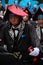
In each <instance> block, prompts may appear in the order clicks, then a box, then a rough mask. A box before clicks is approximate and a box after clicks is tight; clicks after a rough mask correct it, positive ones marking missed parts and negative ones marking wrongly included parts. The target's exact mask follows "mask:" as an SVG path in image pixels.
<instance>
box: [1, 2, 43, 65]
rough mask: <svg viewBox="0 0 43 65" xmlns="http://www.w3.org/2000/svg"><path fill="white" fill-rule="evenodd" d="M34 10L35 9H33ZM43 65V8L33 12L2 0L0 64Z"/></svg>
mask: <svg viewBox="0 0 43 65" xmlns="http://www.w3.org/2000/svg"><path fill="white" fill-rule="evenodd" d="M33 11H34V10H33ZM3 64H4V65H37V64H39V65H43V8H41V7H39V9H38V10H37V11H36V12H35V14H32V13H31V12H30V10H29V9H28V8H27V7H25V8H22V7H20V6H18V5H16V4H12V5H8V4H6V6H5V8H4V7H3V6H2V3H1V1H0V65H3Z"/></svg>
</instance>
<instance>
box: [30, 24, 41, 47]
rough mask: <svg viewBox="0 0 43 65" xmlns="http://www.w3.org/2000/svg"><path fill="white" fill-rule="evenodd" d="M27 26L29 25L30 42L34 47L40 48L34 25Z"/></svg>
mask: <svg viewBox="0 0 43 65" xmlns="http://www.w3.org/2000/svg"><path fill="white" fill-rule="evenodd" d="M29 27H30V36H31V40H32V44H33V45H34V47H39V48H40V40H39V38H38V36H37V33H36V30H35V27H34V26H33V25H30V26H29Z"/></svg>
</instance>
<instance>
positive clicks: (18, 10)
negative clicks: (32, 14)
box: [8, 4, 28, 16]
mask: <svg viewBox="0 0 43 65" xmlns="http://www.w3.org/2000/svg"><path fill="white" fill-rule="evenodd" d="M8 10H9V11H11V12H12V13H14V14H16V15H19V16H27V15H28V14H27V13H26V12H24V11H23V9H22V8H20V7H19V6H17V5H15V4H12V5H9V6H8Z"/></svg>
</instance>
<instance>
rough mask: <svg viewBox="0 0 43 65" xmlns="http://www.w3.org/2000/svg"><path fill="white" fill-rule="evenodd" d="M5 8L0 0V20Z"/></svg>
mask: <svg viewBox="0 0 43 65" xmlns="http://www.w3.org/2000/svg"><path fill="white" fill-rule="evenodd" d="M4 11H5V8H4V7H3V6H2V2H1V1H0V21H1V20H3V17H4Z"/></svg>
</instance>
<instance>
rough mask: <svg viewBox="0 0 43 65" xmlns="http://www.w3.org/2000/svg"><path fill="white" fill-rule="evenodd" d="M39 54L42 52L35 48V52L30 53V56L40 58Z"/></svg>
mask: <svg viewBox="0 0 43 65" xmlns="http://www.w3.org/2000/svg"><path fill="white" fill-rule="evenodd" d="M39 52H40V50H39V48H37V47H35V48H34V50H33V51H31V52H30V53H29V55H31V56H38V55H39Z"/></svg>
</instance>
